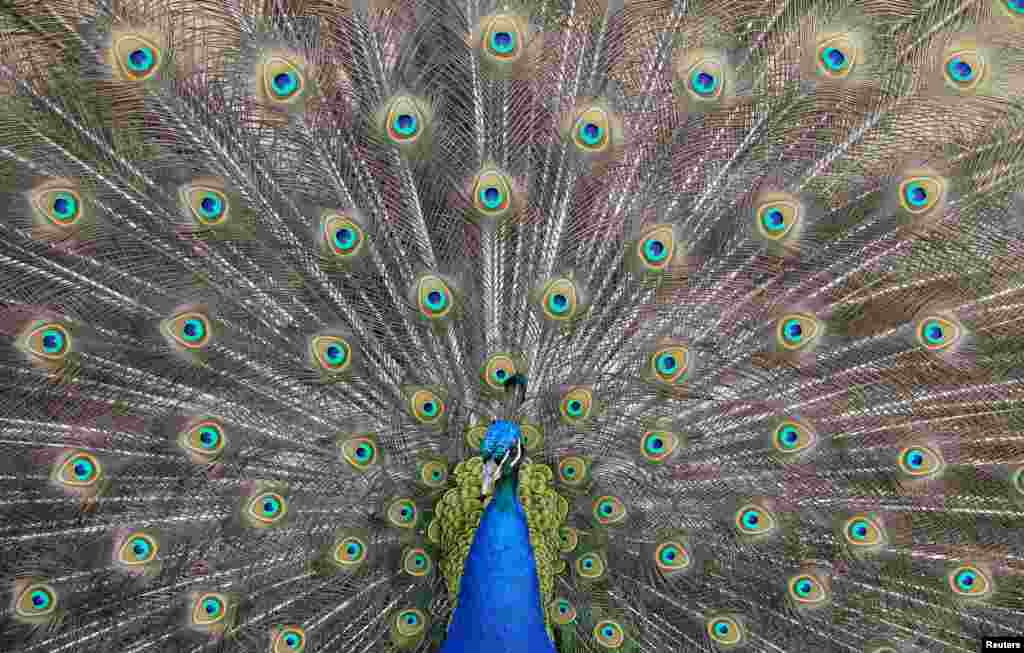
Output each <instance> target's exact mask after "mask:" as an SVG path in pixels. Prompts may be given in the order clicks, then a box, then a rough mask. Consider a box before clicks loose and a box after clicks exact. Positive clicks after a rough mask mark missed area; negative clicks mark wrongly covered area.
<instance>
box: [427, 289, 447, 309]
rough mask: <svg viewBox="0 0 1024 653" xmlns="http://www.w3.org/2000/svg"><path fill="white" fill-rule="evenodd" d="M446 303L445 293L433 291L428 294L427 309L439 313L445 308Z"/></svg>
mask: <svg viewBox="0 0 1024 653" xmlns="http://www.w3.org/2000/svg"><path fill="white" fill-rule="evenodd" d="M446 303H447V302H446V301H445V298H444V293H442V292H441V291H440V290H431V291H430V292H428V293H427V308H429V309H430V310H432V311H439V310H441V309H442V308H444V307H445V304H446Z"/></svg>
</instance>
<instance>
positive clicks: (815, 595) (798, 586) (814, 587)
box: [787, 573, 828, 607]
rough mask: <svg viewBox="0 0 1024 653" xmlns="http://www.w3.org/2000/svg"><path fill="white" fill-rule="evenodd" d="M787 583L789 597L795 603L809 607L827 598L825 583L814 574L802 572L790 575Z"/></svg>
mask: <svg viewBox="0 0 1024 653" xmlns="http://www.w3.org/2000/svg"><path fill="white" fill-rule="evenodd" d="M787 585H788V588H789V597H790V599H791V600H793V601H794V602H795V603H796V604H797V605H801V606H806V607H810V606H814V605H818V604H821V603H824V602H825V601H826V600H827V599H828V592H827V591H826V589H825V585H824V584H823V583H822V582H821V580H820V579H819V578H818V577H817V576H815V575H814V574H807V573H803V574H796V575H795V576H791V577H790V579H789V582H788V583H787Z"/></svg>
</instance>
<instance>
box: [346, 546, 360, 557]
mask: <svg viewBox="0 0 1024 653" xmlns="http://www.w3.org/2000/svg"><path fill="white" fill-rule="evenodd" d="M359 549H360V547H359V545H358V544H356V543H355V542H352V543H350V544H349V545H348V547H346V549H345V553H347V554H349V555H350V556H352V557H353V558H354V557H356V556H357V555H359Z"/></svg>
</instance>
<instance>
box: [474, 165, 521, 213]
mask: <svg viewBox="0 0 1024 653" xmlns="http://www.w3.org/2000/svg"><path fill="white" fill-rule="evenodd" d="M512 188H513V186H512V179H511V178H510V177H509V176H508V175H506V174H505V173H504V172H501V171H499V170H496V169H493V168H486V169H484V170H481V171H480V172H479V173H477V175H476V177H475V178H474V179H473V183H472V191H471V193H472V196H471V197H472V203H473V209H474V210H475V211H476V213H477V215H478V216H479V217H481V218H487V219H490V220H494V219H497V218H501V217H504V216H507V215H509V214H510V213H511V210H512V208H513V191H512Z"/></svg>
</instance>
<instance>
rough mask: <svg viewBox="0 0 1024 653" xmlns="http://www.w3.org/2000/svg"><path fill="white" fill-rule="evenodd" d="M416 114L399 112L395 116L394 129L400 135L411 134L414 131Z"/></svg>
mask: <svg viewBox="0 0 1024 653" xmlns="http://www.w3.org/2000/svg"><path fill="white" fill-rule="evenodd" d="M416 125H417V122H416V116H414V115H412V114H408V113H402V114H399V115H398V117H397V118H395V131H396V132H398V133H399V134H401V135H402V136H412V135H413V134H415V133H416Z"/></svg>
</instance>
